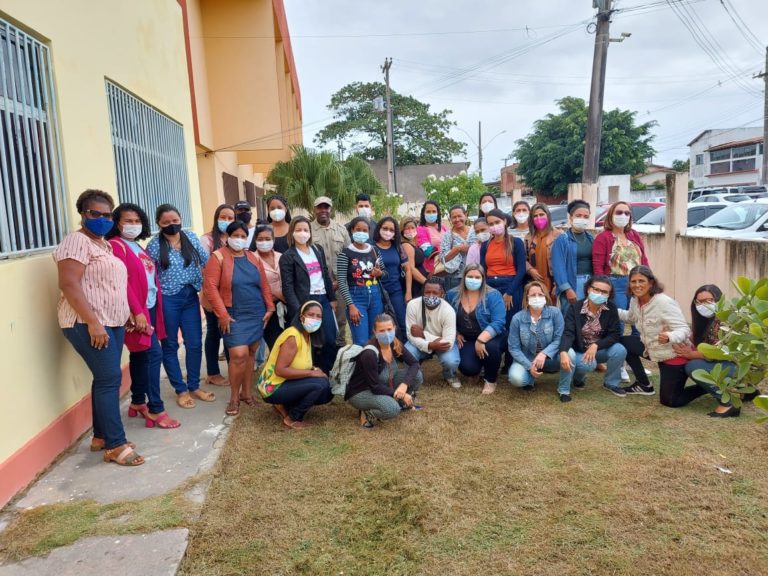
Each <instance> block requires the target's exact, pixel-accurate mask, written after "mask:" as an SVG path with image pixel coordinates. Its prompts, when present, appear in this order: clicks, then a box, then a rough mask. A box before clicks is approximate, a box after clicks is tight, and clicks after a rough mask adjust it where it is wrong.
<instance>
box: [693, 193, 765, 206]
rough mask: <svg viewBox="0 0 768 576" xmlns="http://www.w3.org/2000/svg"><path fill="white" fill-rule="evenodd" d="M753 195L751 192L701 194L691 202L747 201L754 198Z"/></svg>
mask: <svg viewBox="0 0 768 576" xmlns="http://www.w3.org/2000/svg"><path fill="white" fill-rule="evenodd" d="M752 199H753V198H752V196H750V195H749V194H704V195H703V196H699V197H698V198H694V199H693V200H691V203H692V204H693V203H694V202H695V203H697V204H698V203H699V202H728V203H729V204H730V203H735V202H746V201H747V200H752Z"/></svg>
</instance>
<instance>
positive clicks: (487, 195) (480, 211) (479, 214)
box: [448, 192, 499, 218]
mask: <svg viewBox="0 0 768 576" xmlns="http://www.w3.org/2000/svg"><path fill="white" fill-rule="evenodd" d="M483 198H491V199H492V200H493V207H494V208H498V207H499V203H498V202H496V195H495V194H491V193H490V192H484V193H483V195H482V196H480V200H478V201H477V217H478V218H485V217H486V216H487V214H486V213H485V212H483V209H482V208H481V206H482V205H483ZM489 211H490V210H489ZM448 213H449V214H450V212H448Z"/></svg>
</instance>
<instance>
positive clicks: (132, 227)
mask: <svg viewBox="0 0 768 576" xmlns="http://www.w3.org/2000/svg"><path fill="white" fill-rule="evenodd" d="M143 229H144V227H143V226H142V225H141V224H123V232H122V235H123V238H125V239H127V240H133V239H134V238H136V236H138V235H139V234H141V231H142V230H143Z"/></svg>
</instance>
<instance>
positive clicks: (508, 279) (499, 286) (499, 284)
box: [487, 276, 522, 382]
mask: <svg viewBox="0 0 768 576" xmlns="http://www.w3.org/2000/svg"><path fill="white" fill-rule="evenodd" d="M514 281H515V277H514V276H488V278H487V282H488V286H490V287H491V288H495V289H496V290H498V291H499V292H501V294H502V296H503V295H504V294H509V293H511V291H512V284H513V283H514ZM519 300H520V295H519V294H513V295H512V306H511V307H510V308H509V310H507V314H506V318H505V319H504V332H505V333H506V332H509V325H510V323H511V322H512V316H514V315H515V314H516V313H517V312H519V311H520V305H521V304H522V302H520V301H519ZM506 340H507V338H506V334H505V335H504V341H505V342H506ZM502 352H503V354H504V368H505V369H507V368H509V367H511V366H512V363H513V362H514V361H513V360H512V354H510V353H509V350H507V347H506V346H504V347H503V349H502ZM489 382H490V380H489ZM494 382H495V380H494Z"/></svg>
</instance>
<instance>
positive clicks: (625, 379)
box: [621, 366, 629, 382]
mask: <svg viewBox="0 0 768 576" xmlns="http://www.w3.org/2000/svg"><path fill="white" fill-rule="evenodd" d="M621 381H622V382H629V374H627V369H626V367H623V366H622V368H621Z"/></svg>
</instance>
